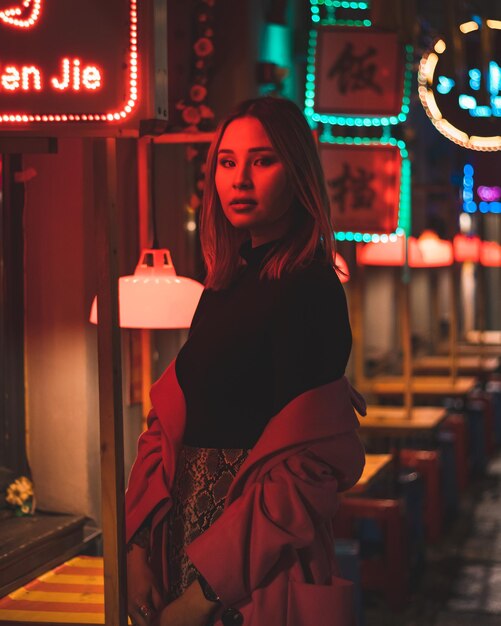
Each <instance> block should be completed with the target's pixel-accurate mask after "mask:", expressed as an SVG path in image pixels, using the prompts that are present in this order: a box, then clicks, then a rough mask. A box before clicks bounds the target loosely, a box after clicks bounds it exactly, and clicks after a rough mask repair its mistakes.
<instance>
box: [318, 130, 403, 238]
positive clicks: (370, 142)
mask: <svg viewBox="0 0 501 626" xmlns="http://www.w3.org/2000/svg"><path fill="white" fill-rule="evenodd" d="M329 146H339V147H341V148H348V149H350V148H351V149H353V150H355V151H357V148H358V151H360V155H361V156H362V157H363V154H364V148H367V149H368V150H366V151H365V152H371V150H372V151H374V150H376V151H377V150H380V154H381V156H380V157H377V158H376V159H374V160H373V164H374V165H379V166H381V167H382V168H383V170H385V171H384V172H383V178H384V177H385V176H387V177H390V178H393V179H394V181H395V182H394V183H393V185H394V186H395V189H394V190H393V189H391V187H392V185H389V186H388V187H387V188H386V189H378V190H376V189H375V190H374V192H375V193H374V196H376V195H377V194H381V193H382V195H383V197H384V195H385V194H387V193H392V194H395V193H396V196H397V197H392V198H389V197H388V198H386V204H387V205H393V206H394V205H396V206H397V207H398V211H397V215H396V219H395V222H396V223H395V224H394V229H393V230H392V228H391V226H390V225H389V224H386V225H385V227H388V226H390V228H388V230H387V231H386V232H381V229H378V231H377V232H374V230H372V232H371V231H369V232H368V230H369V228H368V223H367V220H366V218H367V215H368V213H367V212H365V213H364V211H359V213H360V218H361V219H357V220H352V226H353V228H352V229H350V230H348V229H346V227H345V225H344V224H343V223H342V220H339V219H338V218H339V216H336V215H334V214H333V215H332V216H331V217H332V220H333V224H334V227H336V224H339V226H340V230H336V231H335V237H336V239H337V240H338V241H356V242H366V243H367V242H369V241H373V242H376V243H377V242H379V241H396V239H397V237H398V236H399V235H402V234H404V233H407V234H409V232H410V215H411V186H410V181H411V169H410V161H409V154H408V152H407V148H406V145H405V142H404V141H402V140H400V139H395V138H393V137H388V138H381V139H375V138H369V137H335V136H333V135H332V134H331V133H330V131H329V130H327V132H326V130H325V129H324V132H323V134H322V135H321V136H320V143H319V150H320V155H321V159H322V166H323V169H324V171H325V174H326V181H327V187H328V191H329V194H330V200H331V212H332V209H333V207H332V194H333V193H335V195H336V199H337V200H339V198H338V197H339V192H340V189H341V188H340V186H339V185H336V189H333V187H332V184H331V185H330V186H329V171H330V166H329V163H328V160H327V161H326V160H325V155H328V152H329V150H328V148H329ZM392 151H393V152H394V153H395V156H396V155H398V158H397V160H396V161H395V156H393V157H392V158H391V159H389V160H388V162H387V163H385V162H384V159H383V155H384V153H385V152H387V153H388V156H389V154H390V153H391V152H392ZM338 161H339V155H336V156H335V158H334V161H333V162H334V163H336V162H338ZM368 162H369V163H370V159H369V161H368ZM389 167H391V171H390V170H389V169H388V168H389ZM363 169H364V168H361V167H355V168H351V171H347V172H345V174H347V175H348V178H349V179H351V180H352V181H353V182H355V183H357V181H356V180H354V179H359V180H358V182H359V183H361V187H360V191H362V192H363V195H364V197H366V196H367V193H368V192H369V191H370V184H368V182H369V183H370V181H363V180H360V177H361V174H363ZM346 178H347V176H344V179H345V180H344V182H345V183H346V182H348V181H347V180H346ZM377 180H379V177H377V176H375V177H373V178H372V181H373V182H377ZM346 191H347V192H348V193H349V194H350V195H351V200H353V198H354V192H356V190H355V189H354V188H353V185H351V186H350V185H348V187H346ZM361 200H362V204H361V205H360V206H359V208H360V209H363V208H364V206H363V204H364V202H363V200H364V198H362V199H361ZM355 204H356V203H355ZM352 208H353V209H354V210H355V213H356V212H357V209H356V207H355V206H354V205H353V207H352ZM341 213H342V212H341ZM356 222H359V223H361V226H362V228H360V229H356V228H354V226H355V223H356Z"/></svg>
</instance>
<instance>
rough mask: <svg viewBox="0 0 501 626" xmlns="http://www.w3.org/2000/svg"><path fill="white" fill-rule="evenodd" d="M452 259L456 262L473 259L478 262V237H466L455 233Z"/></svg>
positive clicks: (479, 242) (479, 244) (479, 243)
mask: <svg viewBox="0 0 501 626" xmlns="http://www.w3.org/2000/svg"><path fill="white" fill-rule="evenodd" d="M453 246H454V259H455V260H456V261H457V262H458V263H463V262H464V261H473V262H474V263H478V261H479V258H480V246H481V241H480V237H467V236H466V235H456V236H455V237H454V240H453Z"/></svg>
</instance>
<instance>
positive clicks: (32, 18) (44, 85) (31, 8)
mask: <svg viewBox="0 0 501 626" xmlns="http://www.w3.org/2000/svg"><path fill="white" fill-rule="evenodd" d="M137 4H138V2H137V0H130V11H129V45H128V64H127V65H128V68H127V78H126V81H127V83H126V87H127V92H126V96H125V102H124V104H123V105H122V106H121V108H120V109H118V110H111V111H102V112H100V113H97V112H93V113H83V112H81V113H74V112H71V113H70V112H57V113H55V112H54V113H53V114H51V113H49V112H39V113H28V112H25V111H18V112H16V111H7V112H4V113H1V114H0V128H1V125H2V123H3V124H26V123H31V122H36V123H54V122H59V123H61V122H66V123H67V122H108V123H117V122H122V121H123V120H125V119H126V118H127V117H129V116H130V115H131V114H132V112H133V110H134V108H135V107H136V105H137V102H138V27H137V21H138V16H137V12H138V10H137ZM41 11H42V0H24V1H23V2H22V3H20V5H19V6H18V7H12V8H9V9H4V10H2V11H0V28H1V27H2V25H3V26H5V25H7V26H9V27H15V28H19V29H28V28H31V27H32V26H34V25H35V23H36V22H37V21H38V20H39V18H40V15H41ZM2 23H3V24H2ZM0 35H1V33H0ZM54 67H56V66H54ZM57 68H58V70H57V73H56V72H54V74H56V75H46V74H44V70H43V68H42V67H41V66H40V64H37V63H29V64H26V65H21V64H15V63H13V62H10V63H8V64H7V65H5V66H3V67H2V64H0V96H4V101H5V100H8V97H9V94H22V93H27V94H30V93H33V94H35V93H43V92H45V93H50V92H52V93H53V94H64V93H70V94H71V93H73V94H78V93H81V94H82V95H83V94H88V95H87V96H86V97H88V96H90V95H91V94H93V93H99V92H100V91H101V90H102V89H103V88H104V86H105V82H106V74H105V72H104V71H103V69H102V67H100V66H99V65H98V64H96V63H95V62H93V61H92V60H89V59H83V58H80V57H78V56H70V55H65V56H63V57H62V58H60V59H59V62H58V65H57ZM60 108H63V107H60ZM103 108H104V107H103Z"/></svg>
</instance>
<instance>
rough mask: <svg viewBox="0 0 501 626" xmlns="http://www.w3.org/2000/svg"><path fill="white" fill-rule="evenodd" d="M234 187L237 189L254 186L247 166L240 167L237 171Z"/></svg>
mask: <svg viewBox="0 0 501 626" xmlns="http://www.w3.org/2000/svg"><path fill="white" fill-rule="evenodd" d="M233 187H234V188H235V189H249V188H250V187H252V179H251V177H250V175H249V170H248V169H247V168H246V167H242V168H239V169H237V170H236V171H235V177H234V179H233Z"/></svg>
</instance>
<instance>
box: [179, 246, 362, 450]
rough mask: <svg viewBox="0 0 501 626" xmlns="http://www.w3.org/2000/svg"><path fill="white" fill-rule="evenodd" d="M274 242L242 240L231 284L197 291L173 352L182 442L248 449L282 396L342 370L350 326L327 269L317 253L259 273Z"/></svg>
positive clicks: (333, 274)
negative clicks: (281, 269)
mask: <svg viewBox="0 0 501 626" xmlns="http://www.w3.org/2000/svg"><path fill="white" fill-rule="evenodd" d="M275 243H276V242H270V243H266V244H263V245H261V246H258V247H256V248H252V247H251V243H250V241H248V242H246V243H245V244H244V245H243V246H242V248H241V250H240V254H241V256H242V257H243V258H244V259H245V261H246V262H247V265H246V266H245V267H244V268H243V270H242V272H241V273H240V274H239V276H238V278H237V279H236V280H235V281H234V282H233V284H232V285H231V286H230V287H229V288H227V289H222V290H219V291H214V290H211V289H205V290H204V291H203V293H202V297H201V299H200V302H199V304H198V307H197V310H196V311H195V315H194V317H193V322H192V325H191V329H190V332H189V335H188V340H187V341H186V343H185V344H184V346H183V347H182V348H181V351H180V352H179V355H178V357H177V360H176V374H177V377H178V380H179V384H180V386H181V389H182V390H183V393H184V396H185V399H186V429H185V434H184V441H183V442H184V444H185V445H189V446H198V447H205V448H252V447H253V446H254V444H255V443H256V441H257V439H258V438H259V436H260V435H261V433H262V431H263V429H264V427H265V426H266V424H267V423H268V421H269V420H270V418H271V417H273V415H275V414H276V413H277V412H278V411H279V410H280V409H281V408H283V407H284V406H285V405H286V404H287V403H288V402H290V401H291V400H292V399H293V398H295V397H296V396H298V395H300V394H301V393H303V392H304V391H307V390H308V389H313V388H314V387H318V386H319V385H324V384H326V383H329V382H331V381H333V380H336V379H338V378H340V377H341V376H342V375H343V374H344V371H345V368H346V363H347V361H348V357H349V354H350V350H351V330H350V324H349V321H348V311H347V306H346V297H345V294H344V290H343V287H342V285H341V283H340V281H339V278H338V276H337V274H336V272H335V270H334V269H333V268H332V267H330V266H328V265H327V264H326V263H325V261H324V260H321V259H320V258H319V257H316V258H315V259H314V260H313V261H312V262H311V264H310V265H308V267H306V268H304V269H302V270H297V271H295V272H292V273H289V274H285V275H283V276H282V277H281V278H280V279H279V280H269V279H266V278H263V279H260V278H259V271H260V269H261V267H262V263H263V260H264V257H265V255H266V254H267V253H268V252H269V251H270V250H271V248H272V247H273V246H274V244H275ZM305 419H308V416H307V415H305Z"/></svg>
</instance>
